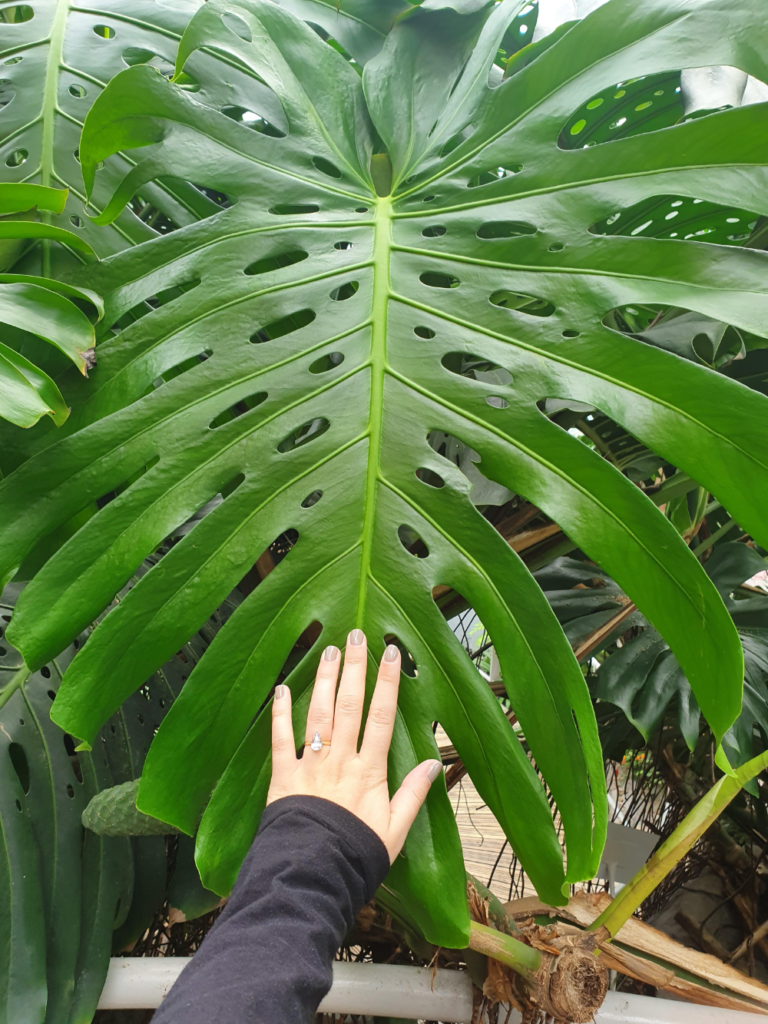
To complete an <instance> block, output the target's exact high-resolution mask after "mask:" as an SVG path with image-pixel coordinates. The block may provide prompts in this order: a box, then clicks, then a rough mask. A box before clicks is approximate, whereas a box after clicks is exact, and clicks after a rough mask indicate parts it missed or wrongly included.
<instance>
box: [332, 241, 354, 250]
mask: <svg viewBox="0 0 768 1024" xmlns="http://www.w3.org/2000/svg"><path fill="white" fill-rule="evenodd" d="M333 248H334V249H351V248H352V242H334V243H333Z"/></svg>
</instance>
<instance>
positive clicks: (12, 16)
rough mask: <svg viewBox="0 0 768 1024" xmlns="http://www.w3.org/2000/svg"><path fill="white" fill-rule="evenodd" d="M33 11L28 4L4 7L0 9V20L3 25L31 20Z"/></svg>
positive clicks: (33, 14)
mask: <svg viewBox="0 0 768 1024" xmlns="http://www.w3.org/2000/svg"><path fill="white" fill-rule="evenodd" d="M34 16H35V12H34V11H33V10H32V8H31V7H30V6H29V4H19V5H18V6H16V7H4V8H2V9H1V10H0V22H2V23H3V24H5V25H19V24H21V22H23V21H32V19H33V18H34Z"/></svg>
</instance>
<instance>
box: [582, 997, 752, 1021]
mask: <svg viewBox="0 0 768 1024" xmlns="http://www.w3.org/2000/svg"><path fill="white" fill-rule="evenodd" d="M619 1021H621V1024H757V1021H762V1022H763V1024H765V1017H764V1016H763V1014H762V1013H744V1011H743V1010H724V1009H723V1008H722V1007H720V1006H700V1005H699V1004H698V1003H684V1002H682V1001H678V1000H677V999H656V998H654V997H653V996H635V995H627V994H625V993H624V992H608V993H607V994H606V997H605V1001H604V1002H603V1005H602V1006H601V1007H600V1009H599V1010H598V1012H597V1013H596V1014H595V1024H617V1022H619Z"/></svg>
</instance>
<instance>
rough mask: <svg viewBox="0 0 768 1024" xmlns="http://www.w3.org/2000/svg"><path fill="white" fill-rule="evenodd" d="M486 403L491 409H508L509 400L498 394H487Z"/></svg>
mask: <svg viewBox="0 0 768 1024" xmlns="http://www.w3.org/2000/svg"><path fill="white" fill-rule="evenodd" d="M485 401H486V403H487V404H488V405H490V406H491V408H492V409H508V408H509V402H508V401H507V400H506V398H500V397H499V396H498V395H488V397H487V398H486V400H485Z"/></svg>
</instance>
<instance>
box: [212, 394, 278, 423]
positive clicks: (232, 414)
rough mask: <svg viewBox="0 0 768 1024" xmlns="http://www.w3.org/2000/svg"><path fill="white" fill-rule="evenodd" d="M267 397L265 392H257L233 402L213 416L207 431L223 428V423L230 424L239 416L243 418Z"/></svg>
mask: <svg viewBox="0 0 768 1024" xmlns="http://www.w3.org/2000/svg"><path fill="white" fill-rule="evenodd" d="M267 397H268V393H267V392H266V391H257V392H256V393H255V394H253V395H248V397H247V398H242V399H240V401H239V402H235V404H234V405H230V406H229V407H228V408H226V409H224V410H223V411H222V412H220V413H219V414H218V416H215V417H214V418H213V419H212V420H211V422H210V423H209V424H208V427H209V429H211V430H215V429H216V428H217V427H223V426H224V424H225V423H231V422H232V420H235V419H237V418H238V417H239V416H244V415H245V413H247V412H250V411H251V409H256V408H257V407H258V406H260V405H261V404H262V402H266V400H267Z"/></svg>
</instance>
